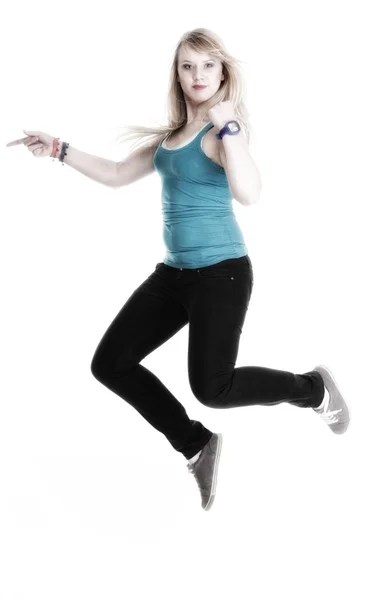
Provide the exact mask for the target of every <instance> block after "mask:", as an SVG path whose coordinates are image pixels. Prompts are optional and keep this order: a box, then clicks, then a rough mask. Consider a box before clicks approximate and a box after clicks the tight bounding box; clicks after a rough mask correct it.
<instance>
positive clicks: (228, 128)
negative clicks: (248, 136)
mask: <svg viewBox="0 0 375 600" xmlns="http://www.w3.org/2000/svg"><path fill="white" fill-rule="evenodd" d="M240 131H241V127H240V124H239V122H238V121H228V122H227V123H225V125H224V127H223V128H222V129H220V131H219V133H216V134H215V135H216V137H217V139H218V140H221V139H223V136H224V135H225V134H226V133H228V134H229V135H236V134H237V133H239V132H240Z"/></svg>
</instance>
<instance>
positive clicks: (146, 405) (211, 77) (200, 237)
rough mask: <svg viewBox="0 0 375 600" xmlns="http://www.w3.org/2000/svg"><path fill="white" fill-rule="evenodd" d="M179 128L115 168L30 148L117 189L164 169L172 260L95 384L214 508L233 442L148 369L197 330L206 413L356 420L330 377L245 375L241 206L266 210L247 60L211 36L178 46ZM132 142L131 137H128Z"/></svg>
mask: <svg viewBox="0 0 375 600" xmlns="http://www.w3.org/2000/svg"><path fill="white" fill-rule="evenodd" d="M169 86H170V87H169V94H168V127H159V128H146V127H129V128H128V129H133V130H135V132H136V133H135V134H134V132H133V133H132V134H131V135H133V136H134V135H136V136H138V137H139V138H143V137H144V136H147V135H148V136H149V135H150V134H152V135H153V137H152V139H151V141H148V142H146V143H145V144H144V145H143V146H142V147H141V148H138V149H137V150H135V151H134V152H131V153H129V155H128V156H127V158H125V159H124V160H122V161H120V162H114V161H111V160H106V159H103V158H99V157H97V156H93V155H90V154H86V153H84V152H81V151H80V150H77V149H76V148H73V147H71V146H70V145H69V144H68V143H66V142H60V139H59V138H55V137H53V136H50V135H48V134H46V133H43V132H41V131H24V133H26V134H27V137H23V138H21V139H18V140H15V141H13V142H10V143H9V144H7V145H8V146H14V145H17V144H24V145H25V146H27V148H28V149H29V150H30V151H31V152H32V154H33V155H34V156H36V157H41V156H52V157H53V158H58V159H59V160H60V161H61V162H62V164H64V163H65V164H67V165H70V166H71V167H73V168H74V169H76V170H77V171H79V172H80V173H83V174H84V175H86V176H87V177H90V178H91V179H94V180H95V181H98V182H99V183H101V184H104V185H107V186H109V187H112V188H115V189H117V188H120V187H122V186H126V185H130V184H131V183H133V182H134V181H137V180H139V179H141V178H143V177H145V176H146V175H150V174H151V173H153V172H154V171H157V173H158V174H159V176H160V178H161V182H162V198H161V200H162V209H163V210H162V212H163V227H164V229H163V238H164V243H165V247H166V253H165V256H164V260H163V262H159V263H157V264H156V266H155V269H154V271H153V272H152V273H151V274H150V275H149V277H147V279H146V280H145V281H144V282H143V283H142V284H141V285H140V286H139V287H138V288H137V289H136V290H135V291H134V292H133V293H132V295H131V296H130V297H129V299H128V300H127V301H126V303H125V304H124V306H123V307H122V308H121V310H120V311H119V313H118V314H117V316H116V317H115V318H114V320H113V321H112V323H111V324H110V325H109V327H108V329H107V330H106V332H105V333H104V335H103V337H102V339H101V340H100V342H99V344H98V346H97V349H96V351H95V353H94V356H93V358H92V363H91V372H92V374H93V375H94V377H95V378H96V379H97V380H98V381H99V382H100V383H102V384H103V385H104V386H106V387H107V388H108V389H109V390H111V391H112V392H114V393H115V394H117V395H118V396H120V397H121V398H123V399H124V400H125V401H126V402H128V403H129V404H130V405H131V406H133V407H134V408H135V409H136V410H137V411H138V413H139V414H140V415H142V417H143V418H144V419H146V420H147V421H148V422H149V423H150V424H151V425H152V426H153V427H155V429H157V430H158V431H160V432H161V433H163V434H164V435H165V437H166V438H167V440H168V441H169V443H170V444H171V446H172V448H174V449H175V450H176V451H177V452H180V453H181V454H182V455H183V456H184V457H185V459H186V460H187V461H188V464H187V466H188V470H189V472H191V473H192V474H193V475H194V477H195V479H196V481H197V484H198V487H199V490H200V495H201V502H202V507H203V508H204V509H205V510H209V509H210V508H211V506H212V503H213V500H214V498H215V493H216V482H217V475H218V465H219V459H220V452H221V447H222V435H221V434H220V433H214V432H212V431H210V430H209V429H207V428H206V427H205V426H204V425H203V424H202V423H200V422H199V421H195V420H191V419H190V418H189V417H188V415H187V413H186V411H185V409H184V407H183V406H182V404H181V403H180V402H179V401H178V400H177V398H175V396H174V395H173V394H172V393H171V392H170V391H169V390H168V389H167V388H166V387H165V385H164V384H163V383H162V382H161V381H160V379H158V377H156V375H154V373H152V372H151V371H150V370H149V369H147V368H146V367H144V366H143V365H141V364H140V363H141V361H142V360H143V359H144V358H145V357H146V356H147V355H148V354H150V353H151V352H153V351H154V350H155V349H156V348H158V347H159V346H160V345H161V344H164V343H165V342H166V341H167V340H169V339H170V338H171V337H172V336H173V335H175V334H176V333H177V332H178V331H180V330H181V329H182V328H183V327H184V326H185V325H187V324H189V344H188V376H189V383H190V386H191V390H192V392H193V394H194V396H195V397H196V398H197V399H198V400H199V401H200V402H202V404H204V405H205V406H209V407H212V408H234V407H238V406H241V407H242V406H251V405H255V404H258V405H275V404H279V403H281V402H289V403H290V404H293V405H295V406H299V407H301V408H312V409H313V410H314V411H315V412H316V413H317V414H318V415H320V416H321V417H322V419H323V420H324V421H325V422H326V423H327V425H328V426H329V427H330V428H331V430H332V431H333V432H334V433H336V434H342V433H344V432H345V431H346V429H347V428H348V425H349V410H348V407H347V405H346V403H345V401H344V398H343V396H342V394H341V393H340V391H339V389H338V386H337V384H336V382H335V380H334V378H333V376H332V374H331V372H330V371H329V370H328V368H327V367H325V366H323V365H318V366H316V367H315V368H314V369H313V370H311V371H308V372H306V373H303V374H294V373H292V372H289V371H281V370H275V369H270V368H266V367H258V366H249V367H239V368H235V364H236V359H237V354H238V348H239V341H240V336H241V333H242V327H243V325H244V322H245V318H246V313H247V310H248V306H249V302H250V296H251V293H252V288H253V268H252V263H251V261H250V258H249V256H248V254H247V248H246V245H245V241H244V238H243V235H242V232H241V230H240V227H239V225H238V223H237V221H236V217H235V214H234V212H233V207H232V200H233V199H235V200H237V201H238V202H240V203H241V204H243V205H245V206H250V205H252V204H254V203H255V202H257V201H258V200H259V197H260V191H261V178H260V174H259V171H258V169H257V167H256V165H255V164H254V162H253V160H252V158H251V156H250V154H249V149H248V142H249V124H248V121H247V117H246V107H245V106H244V103H243V100H242V92H241V78H240V72H239V68H238V61H237V60H235V59H234V58H233V57H232V56H231V55H230V54H229V53H228V51H227V50H226V48H225V47H224V44H223V43H222V41H221V40H220V38H219V37H218V36H217V35H216V34H215V33H213V32H212V31H209V30H207V29H204V28H199V29H195V30H193V31H189V32H187V33H185V34H184V35H183V36H182V38H181V39H180V41H179V42H178V44H177V46H176V49H175V53H174V58H173V64H172V68H171V73H170V82H169ZM127 135H129V134H127Z"/></svg>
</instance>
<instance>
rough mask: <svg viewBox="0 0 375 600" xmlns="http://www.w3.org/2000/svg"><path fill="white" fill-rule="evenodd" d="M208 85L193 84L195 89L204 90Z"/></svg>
mask: <svg viewBox="0 0 375 600" xmlns="http://www.w3.org/2000/svg"><path fill="white" fill-rule="evenodd" d="M206 87H207V86H206V85H193V88H194V89H195V90H204V88H206Z"/></svg>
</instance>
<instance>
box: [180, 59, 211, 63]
mask: <svg viewBox="0 0 375 600" xmlns="http://www.w3.org/2000/svg"><path fill="white" fill-rule="evenodd" d="M211 61H213V62H215V59H214V58H209V59H208V60H205V61H203V62H205V63H206V62H211ZM186 62H188V63H191V60H183V61H181V63H186Z"/></svg>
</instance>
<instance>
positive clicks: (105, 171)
mask: <svg viewBox="0 0 375 600" xmlns="http://www.w3.org/2000/svg"><path fill="white" fill-rule="evenodd" d="M60 153H61V144H60V146H59V153H58V156H59V154H60ZM64 163H65V164H66V165H69V166H70V167H73V169H76V171H79V172H80V173H82V174H83V175H86V176H87V177H90V179H93V180H94V181H97V182H98V183H102V184H103V185H107V186H109V187H114V183H115V180H116V174H117V168H116V162H115V161H113V160H107V159H106V158H101V157H100V156H94V155H93V154H87V153H86V152H82V151H81V150H77V148H73V147H72V146H69V148H68V150H67V153H66V155H65V158H64Z"/></svg>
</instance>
